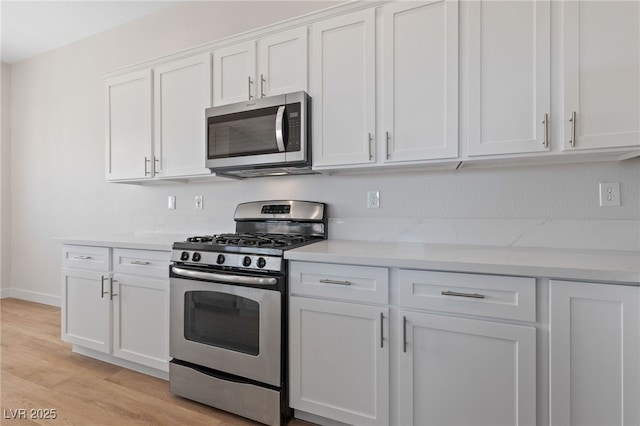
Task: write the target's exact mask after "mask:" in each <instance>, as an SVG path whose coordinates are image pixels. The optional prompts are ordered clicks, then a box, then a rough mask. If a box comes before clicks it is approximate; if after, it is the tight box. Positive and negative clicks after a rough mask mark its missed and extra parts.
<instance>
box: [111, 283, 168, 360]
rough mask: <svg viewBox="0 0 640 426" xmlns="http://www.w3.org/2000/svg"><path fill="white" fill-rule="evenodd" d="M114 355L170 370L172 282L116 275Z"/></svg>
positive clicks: (114, 292) (114, 291)
mask: <svg viewBox="0 0 640 426" xmlns="http://www.w3.org/2000/svg"><path fill="white" fill-rule="evenodd" d="M113 354H114V355H115V356H117V357H120V358H123V359H126V360H129V361H134V362H137V363H140V364H143V365H147V366H149V367H153V368H157V369H159V370H163V371H169V282H168V281H167V280H158V279H148V278H142V277H137V276H134V275H125V274H115V275H114V280H113Z"/></svg>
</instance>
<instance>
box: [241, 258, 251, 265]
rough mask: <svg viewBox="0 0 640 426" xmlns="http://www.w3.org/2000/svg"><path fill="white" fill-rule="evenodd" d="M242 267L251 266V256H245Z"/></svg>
mask: <svg viewBox="0 0 640 426" xmlns="http://www.w3.org/2000/svg"><path fill="white" fill-rule="evenodd" d="M242 265H244V266H249V265H251V258H250V257H249V256H245V257H244V259H242Z"/></svg>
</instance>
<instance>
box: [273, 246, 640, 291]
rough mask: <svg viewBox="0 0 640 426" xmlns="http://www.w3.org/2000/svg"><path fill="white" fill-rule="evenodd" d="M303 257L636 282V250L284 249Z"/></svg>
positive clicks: (639, 265)
mask: <svg viewBox="0 0 640 426" xmlns="http://www.w3.org/2000/svg"><path fill="white" fill-rule="evenodd" d="M285 258H286V259H289V260H300V261H308V262H326V263H340V264H353V265H369V266H387V267H397V268H409V269H425V270H437V271H452V272H469V273H481V274H498V275H518V276H528V277H540V278H555V279H563V280H576V281H595V282H616V283H626V284H633V285H640V252H636V251H605V250H576V249H558V248H554V249H548V248H523V247H518V248H514V247H489V246H470V245H445V244H440V245H436V244H421V243H394V242H375V241H349V240H325V241H322V242H318V243H315V244H310V245H307V246H303V247H300V248H297V249H293V250H288V251H286V252H285Z"/></svg>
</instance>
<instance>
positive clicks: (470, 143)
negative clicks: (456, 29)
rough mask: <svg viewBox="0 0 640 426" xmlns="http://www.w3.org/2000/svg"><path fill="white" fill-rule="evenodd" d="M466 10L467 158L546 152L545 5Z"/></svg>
mask: <svg viewBox="0 0 640 426" xmlns="http://www.w3.org/2000/svg"><path fill="white" fill-rule="evenodd" d="M468 7H469V13H468V28H467V30H468V31H467V37H468V52H467V73H466V75H467V79H468V84H467V86H468V87H467V90H468V96H467V108H468V116H467V119H468V122H467V128H466V132H465V133H466V135H465V136H466V140H467V153H468V155H470V156H474V155H492V154H512V153H526V152H538V151H548V150H549V136H548V135H549V114H550V112H551V111H550V92H551V88H550V77H551V69H550V56H551V50H550V32H551V31H550V30H551V28H550V2H549V0H539V1H471V2H469V3H468Z"/></svg>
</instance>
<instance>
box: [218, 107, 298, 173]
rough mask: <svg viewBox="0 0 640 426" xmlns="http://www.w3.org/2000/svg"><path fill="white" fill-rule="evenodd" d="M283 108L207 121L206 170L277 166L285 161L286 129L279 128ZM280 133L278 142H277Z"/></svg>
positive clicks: (283, 122)
mask: <svg viewBox="0 0 640 426" xmlns="http://www.w3.org/2000/svg"><path fill="white" fill-rule="evenodd" d="M281 109H282V106H274V107H268V108H260V109H255V110H251V111H244V112H237V113H232V114H227V115H223V116H214V117H209V118H208V119H207V125H208V129H207V139H208V140H207V166H208V167H211V168H214V169H215V168H223V167H237V166H253V165H257V166H259V165H262V164H278V163H283V162H284V161H285V154H284V149H286V130H285V129H284V127H283V126H285V125H286V118H284V110H282V115H283V117H282V118H280V122H281V123H282V124H281V125H280V126H281V127H278V123H277V122H278V111H279V110H281ZM278 130H280V135H281V140H280V141H278V140H277V133H278Z"/></svg>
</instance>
